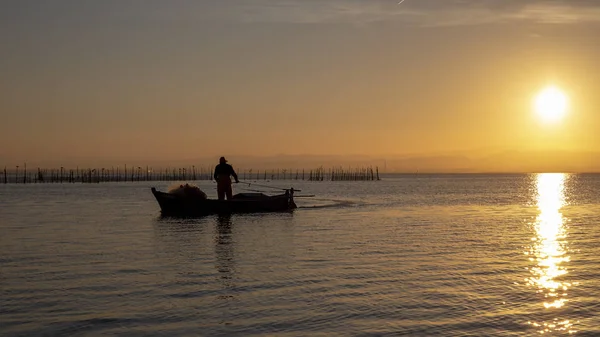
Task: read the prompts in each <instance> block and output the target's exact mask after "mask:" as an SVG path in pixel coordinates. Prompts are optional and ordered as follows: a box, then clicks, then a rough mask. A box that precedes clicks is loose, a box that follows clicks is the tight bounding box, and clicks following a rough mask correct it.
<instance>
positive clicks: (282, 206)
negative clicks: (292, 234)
mask: <svg viewBox="0 0 600 337" xmlns="http://www.w3.org/2000/svg"><path fill="white" fill-rule="evenodd" d="M151 190H152V194H153V195H154V197H155V198H156V201H157V202H158V205H159V206H160V210H161V214H162V215H163V216H184V217H187V216H203V215H211V214H233V213H265V212H286V211H291V210H293V209H295V208H296V204H295V203H294V197H293V190H292V193H290V192H289V191H286V193H285V194H279V195H273V196H267V195H264V194H260V195H258V194H257V195H249V194H239V195H235V196H234V198H233V199H232V200H216V199H204V198H200V197H197V196H182V195H177V194H172V193H165V192H160V191H157V190H156V189H155V188H154V187H152V189H151Z"/></svg>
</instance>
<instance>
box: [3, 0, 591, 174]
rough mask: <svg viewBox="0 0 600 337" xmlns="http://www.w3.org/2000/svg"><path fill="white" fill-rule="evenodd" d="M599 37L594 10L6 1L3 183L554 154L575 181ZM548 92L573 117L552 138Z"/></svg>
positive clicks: (520, 2) (349, 1)
mask: <svg viewBox="0 0 600 337" xmlns="http://www.w3.org/2000/svg"><path fill="white" fill-rule="evenodd" d="M599 31H600V1H596V0H564V1H559V0H555V1H552V0H531V1H524V0H405V1H403V2H402V3H400V4H399V1H397V0H393V1H387V0H385V1H384V0H327V1H323V0H278V1H276V0H228V1H204V0H170V1H162V0H160V1H159V0H129V1H120V0H103V1H91V0H55V1H37V0H18V1H13V0H4V1H2V2H1V3H0V44H1V45H2V53H0V73H1V74H2V76H1V77H0V165H1V164H4V165H7V166H14V165H19V163H25V162H29V163H40V165H43V164H47V165H50V164H51V163H54V164H58V163H65V164H64V165H72V164H74V163H77V164H80V165H85V164H86V163H87V162H92V161H93V162H94V163H99V164H102V165H104V164H106V165H114V164H121V163H132V162H135V163H140V164H145V163H148V162H150V163H151V162H157V161H160V162H163V163H165V162H169V161H172V162H178V161H182V160H195V158H213V157H214V161H215V162H216V160H217V159H216V158H218V156H221V155H225V156H227V157H229V158H231V159H232V160H235V158H236V156H239V157H241V156H274V155H278V154H285V155H298V156H300V155H318V156H324V157H323V158H326V156H329V155H336V156H357V155H368V156H375V157H378V158H384V157H385V158H396V157H402V156H445V155H450V154H456V153H461V154H465V155H475V154H477V155H478V156H486V155H488V156H492V155H496V154H498V153H500V154H503V155H505V154H506V153H512V152H514V151H519V152H528V151H530V152H531V151H533V152H536V153H540V152H543V153H552V152H553V151H554V152H555V153H561V155H557V156H559V157H558V158H559V159H562V158H563V157H560V156H563V154H564V153H568V154H569V155H573V154H576V153H577V154H580V156H579V157H577V158H579V159H577V160H579V161H581V162H579V163H578V165H579V166H578V168H579V169H582V170H585V169H586V165H587V164H586V163H587V162H586V158H589V157H590V156H592V155H593V154H594V153H596V152H598V153H600V132H597V130H600V114H599V112H600V111H598V107H599V106H600V95H598V94H597V93H598V92H600V67H598V61H597V60H600V38H598V34H597V32H599ZM548 85H554V86H557V87H559V88H560V89H561V90H562V91H563V92H564V93H565V94H566V95H567V96H568V99H569V109H568V113H567V115H566V116H565V117H564V118H563V119H562V120H560V121H559V122H556V123H551V124H550V123H544V122H543V121H542V120H541V119H540V118H539V117H537V116H536V114H535V113H534V111H533V110H534V109H533V108H532V100H533V99H534V97H535V95H536V94H537V93H538V92H540V90H542V89H543V88H544V87H546V86H548ZM511 151H512V152H511ZM436 158H438V157H436ZM502 158H505V159H506V160H516V159H514V158H513V159H511V158H507V157H502ZM569 158H571V157H569ZM435 163H436V164H435V165H436V166H437V167H438V168H439V170H440V171H443V170H444V169H445V168H447V163H444V161H443V160H440V161H436V162H435ZM495 165H496V164H495ZM497 165H501V164H497ZM594 165H595V164H594ZM532 167H533V168H532V170H533V169H535V168H536V167H535V166H532ZM597 168H598V169H600V167H597ZM498 169H500V167H498ZM540 169H543V167H540ZM590 169H592V167H590Z"/></svg>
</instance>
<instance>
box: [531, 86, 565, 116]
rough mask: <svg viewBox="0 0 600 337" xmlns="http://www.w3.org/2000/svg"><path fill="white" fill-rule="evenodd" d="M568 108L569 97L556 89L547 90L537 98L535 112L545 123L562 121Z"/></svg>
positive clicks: (549, 88)
mask: <svg viewBox="0 0 600 337" xmlns="http://www.w3.org/2000/svg"><path fill="white" fill-rule="evenodd" d="M567 108H568V99H567V95H565V94H564V93H563V92H562V91H561V90H560V89H558V88H556V87H548V88H545V89H544V90H542V91H541V92H540V93H539V94H538V95H537V96H536V98H535V111H536V112H537V114H538V115H539V116H540V117H541V118H542V120H543V121H545V122H556V121H559V120H561V119H562V118H563V116H564V115H565V114H566V112H567Z"/></svg>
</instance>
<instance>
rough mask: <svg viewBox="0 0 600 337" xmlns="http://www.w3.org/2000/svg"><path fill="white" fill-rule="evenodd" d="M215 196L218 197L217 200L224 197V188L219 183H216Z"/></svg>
mask: <svg viewBox="0 0 600 337" xmlns="http://www.w3.org/2000/svg"><path fill="white" fill-rule="evenodd" d="M217 196H218V197H219V200H224V199H225V189H224V188H223V186H222V185H221V184H217Z"/></svg>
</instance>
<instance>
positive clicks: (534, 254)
mask: <svg viewBox="0 0 600 337" xmlns="http://www.w3.org/2000/svg"><path fill="white" fill-rule="evenodd" d="M566 179H567V175H566V174H562V173H543V174H538V175H537V178H536V187H537V200H536V201H537V207H538V209H539V214H538V216H537V217H536V219H535V223H534V224H533V225H534V230H535V235H536V236H535V237H533V238H532V245H531V246H530V249H529V251H528V252H525V253H526V254H527V255H529V260H530V261H532V262H535V265H534V266H533V267H531V268H530V272H531V274H532V275H531V277H529V278H528V280H527V281H528V286H530V287H533V288H536V292H537V293H539V294H543V296H544V298H543V302H542V305H543V307H544V309H543V310H544V311H547V312H544V314H543V315H541V317H548V318H549V320H546V321H544V322H529V323H530V324H532V325H533V326H535V327H538V328H539V329H540V331H539V332H541V333H544V332H551V331H562V332H575V331H574V330H573V322H570V321H569V320H568V319H564V318H560V317H557V316H559V315H560V312H561V311H563V310H562V309H561V308H563V307H564V306H565V305H566V304H567V302H568V299H567V296H568V293H567V291H568V290H569V287H570V286H571V284H570V283H567V282H565V281H563V280H564V279H565V275H566V274H567V272H568V271H567V266H566V264H567V263H568V262H569V256H568V255H567V232H566V229H565V219H564V217H563V215H562V213H561V208H562V207H563V206H564V205H565V181H566ZM563 309H564V308H563ZM546 314H547V315H549V316H547V315H546Z"/></svg>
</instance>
